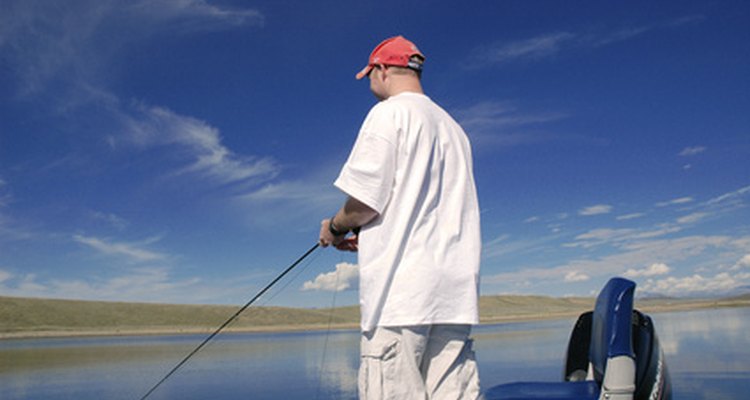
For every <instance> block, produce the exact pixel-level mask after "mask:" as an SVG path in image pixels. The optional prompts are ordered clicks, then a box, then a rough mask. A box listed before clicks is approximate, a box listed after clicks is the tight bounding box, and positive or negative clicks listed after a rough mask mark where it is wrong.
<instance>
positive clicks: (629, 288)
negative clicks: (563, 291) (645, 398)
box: [484, 278, 636, 400]
mask: <svg viewBox="0 0 750 400" xmlns="http://www.w3.org/2000/svg"><path fill="white" fill-rule="evenodd" d="M634 292H635V283H634V282H632V281H630V280H627V279H624V278H612V279H610V280H609V282H607V284H606V285H605V286H604V289H602V291H601V292H600V293H599V296H597V299H596V306H595V307H594V311H593V315H592V320H591V342H590V344H589V349H588V356H589V371H588V376H587V378H586V379H587V380H583V381H577V382H514V383H509V384H503V385H498V386H494V387H492V388H490V389H489V390H487V391H486V392H485V393H484V396H485V399H486V400H532V399H545V400H553V399H554V400H571V399H608V400H632V399H633V393H634V392H635V372H636V371H635V369H636V364H635V354H634V352H633V339H632V329H631V318H632V315H633V295H634Z"/></svg>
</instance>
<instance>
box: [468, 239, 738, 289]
mask: <svg viewBox="0 0 750 400" xmlns="http://www.w3.org/2000/svg"><path fill="white" fill-rule="evenodd" d="M631 234H637V232H631ZM603 235H604V236H605V237H610V235H614V236H615V237H619V236H618V235H624V237H627V236H628V235H627V234H623V233H620V232H616V231H615V232H614V233H604V234H603ZM748 245H750V237H747V236H745V237H739V238H732V237H728V236H687V237H681V238H675V239H658V240H657V239H653V238H645V239H640V240H635V239H633V240H632V241H623V242H622V243H619V247H618V248H619V251H617V252H613V253H610V254H605V255H602V256H599V257H594V258H588V257H586V258H578V259H572V260H568V261H561V262H560V263H559V264H558V265H556V266H526V267H521V268H519V269H518V270H516V271H512V272H503V273H499V274H495V275H489V276H483V277H482V283H483V285H493V286H501V287H506V288H513V289H514V290H516V289H520V288H522V289H523V290H525V291H531V292H534V291H535V290H539V289H538V288H540V287H548V288H551V287H554V288H555V289H554V290H559V289H560V288H559V285H560V282H564V281H565V279H566V277H568V278H575V277H577V276H578V275H579V274H585V275H586V276H588V277H589V278H590V279H591V280H594V279H596V278H606V277H611V276H617V275H622V274H624V273H626V272H627V271H628V270H632V269H633V268H632V266H633V265H648V266H649V267H648V268H644V269H643V270H642V271H638V273H640V274H641V275H643V274H644V273H645V272H646V271H649V272H650V273H658V272H662V271H664V267H665V266H671V267H668V268H670V273H676V272H678V271H685V270H686V269H688V268H691V269H693V270H698V269H699V268H702V267H703V268H705V270H706V271H719V266H721V265H733V264H734V263H736V262H737V260H738V259H739V260H745V258H744V255H746V254H747V251H748ZM654 260H660V262H659V263H661V264H664V266H659V265H657V266H653V264H655V263H654ZM633 273H636V272H631V274H633ZM747 275H748V276H747V277H745V276H744V275H742V274H740V273H738V274H735V275H734V279H735V281H736V282H737V284H738V285H741V284H747V283H748V282H749V281H750V274H747ZM643 276H645V275H643ZM654 276H656V275H654ZM514 290H508V291H509V292H513V291H514ZM665 294H666V293H665ZM682 295H692V293H688V292H685V293H682Z"/></svg>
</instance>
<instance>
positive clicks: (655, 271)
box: [623, 263, 672, 278]
mask: <svg viewBox="0 0 750 400" xmlns="http://www.w3.org/2000/svg"><path fill="white" fill-rule="evenodd" d="M671 270H672V269H671V268H669V266H668V265H667V264H664V263H654V264H651V265H650V266H649V267H646V268H643V269H629V270H627V271H625V273H624V274H623V275H624V276H625V277H627V278H637V277H641V276H657V275H666V274H668V273H669V272H670V271H671Z"/></svg>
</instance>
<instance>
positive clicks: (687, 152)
mask: <svg viewBox="0 0 750 400" xmlns="http://www.w3.org/2000/svg"><path fill="white" fill-rule="evenodd" d="M704 151H706V148H705V147H704V146H694V147H685V148H684V149H682V151H680V154H679V155H680V156H681V157H688V156H694V155H696V154H700V153H703V152H704Z"/></svg>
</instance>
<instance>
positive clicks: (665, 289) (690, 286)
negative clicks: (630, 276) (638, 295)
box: [639, 272, 747, 297]
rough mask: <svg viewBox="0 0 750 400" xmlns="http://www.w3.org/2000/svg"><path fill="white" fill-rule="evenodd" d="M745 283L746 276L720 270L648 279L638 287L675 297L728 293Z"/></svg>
mask: <svg viewBox="0 0 750 400" xmlns="http://www.w3.org/2000/svg"><path fill="white" fill-rule="evenodd" d="M746 283H747V277H744V280H741V279H738V277H737V276H732V275H730V274H728V273H726V272H722V273H719V274H716V275H714V276H702V275H700V274H694V275H692V276H686V277H682V278H677V277H667V278H664V279H648V280H647V281H646V282H644V283H641V284H640V285H639V288H640V290H642V291H645V292H649V293H659V294H662V295H666V296H675V297H684V296H716V295H721V294H728V293H730V292H731V291H732V290H733V289H735V288H737V287H739V286H741V285H743V284H746Z"/></svg>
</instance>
